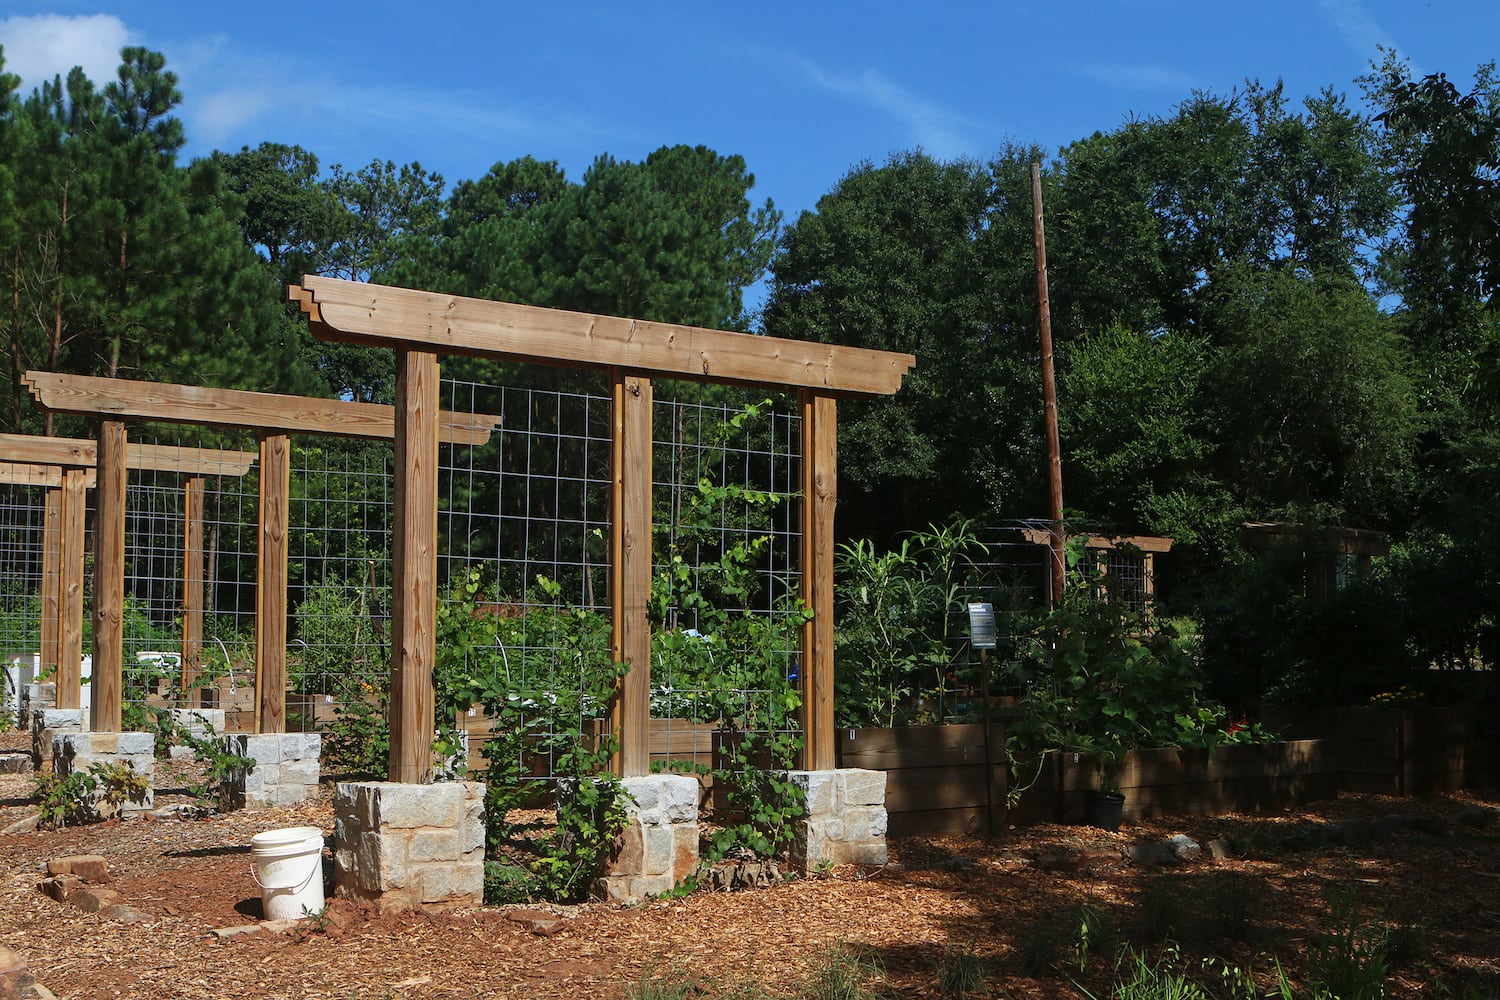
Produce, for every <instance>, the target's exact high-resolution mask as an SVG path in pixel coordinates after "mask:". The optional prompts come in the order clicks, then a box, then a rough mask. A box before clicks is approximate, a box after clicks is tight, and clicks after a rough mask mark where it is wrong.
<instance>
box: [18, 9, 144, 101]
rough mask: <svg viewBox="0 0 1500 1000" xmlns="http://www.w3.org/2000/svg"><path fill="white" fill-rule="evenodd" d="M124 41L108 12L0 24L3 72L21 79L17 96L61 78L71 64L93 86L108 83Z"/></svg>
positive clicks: (125, 36)
mask: <svg viewBox="0 0 1500 1000" xmlns="http://www.w3.org/2000/svg"><path fill="white" fill-rule="evenodd" d="M130 40H131V37H130V32H129V30H127V29H126V27H125V23H124V22H123V21H121V20H120V19H119V18H118V17H115V16H113V15H111V14H90V15H87V16H82V17H63V16H61V15H58V14H41V15H38V16H36V17H10V18H6V19H5V20H4V21H0V45H4V46H5V68H6V70H7V71H8V72H11V73H15V74H16V75H18V76H19V77H20V78H21V83H22V91H23V92H26V91H30V90H31V89H33V88H35V87H39V86H41V85H42V83H44V82H45V81H47V80H50V79H52V78H53V77H54V76H62V77H66V76H67V75H68V71H69V70H71V69H72V68H73V67H74V66H82V67H83V71H84V72H85V73H87V74H88V77H89V79H91V80H93V81H94V82H95V83H96V84H101V85H102V84H103V83H106V82H108V81H110V80H113V79H114V78H115V70H117V69H119V67H120V50H121V49H122V48H124V47H125V46H126V45H129V44H130Z"/></svg>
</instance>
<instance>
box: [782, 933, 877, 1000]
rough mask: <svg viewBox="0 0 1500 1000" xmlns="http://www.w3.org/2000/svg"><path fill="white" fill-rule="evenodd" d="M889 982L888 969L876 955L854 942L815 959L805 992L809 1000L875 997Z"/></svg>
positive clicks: (803, 989) (804, 986)
mask: <svg viewBox="0 0 1500 1000" xmlns="http://www.w3.org/2000/svg"><path fill="white" fill-rule="evenodd" d="M885 986H886V976H885V969H883V968H881V966H880V963H879V962H878V961H877V960H876V959H875V958H874V957H872V956H870V955H868V954H866V953H864V952H862V951H861V950H860V949H859V948H857V947H855V946H854V945H850V944H836V945H831V946H830V947H828V948H825V949H824V950H823V951H821V952H820V953H818V955H817V957H816V958H814V959H813V961H812V963H811V964H810V966H809V968H808V971H807V974H806V976H804V978H803V983H802V989H801V995H802V996H804V997H808V998H809V1000H812V998H816V1000H875V998H877V997H880V996H881V995H883V993H884V990H885Z"/></svg>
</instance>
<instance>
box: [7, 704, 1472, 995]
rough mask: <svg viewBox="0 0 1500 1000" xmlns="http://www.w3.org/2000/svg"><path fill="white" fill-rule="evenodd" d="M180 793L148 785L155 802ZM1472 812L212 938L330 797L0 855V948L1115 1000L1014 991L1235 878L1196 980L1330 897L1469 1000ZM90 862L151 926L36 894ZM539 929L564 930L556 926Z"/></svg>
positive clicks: (1152, 831)
mask: <svg viewBox="0 0 1500 1000" xmlns="http://www.w3.org/2000/svg"><path fill="white" fill-rule="evenodd" d="M14 735H15V734H8V736H7V737H6V741H8V740H11V739H13V738H14ZM6 741H0V749H5V748H6ZM180 770H181V768H180V767H179V772H177V776H178V777H181V774H180ZM173 773H174V772H171V771H165V772H164V773H163V775H161V776H159V780H158V787H159V788H160V789H167V788H169V785H170V781H171V778H172V776H173ZM30 789H31V779H30V777H29V776H22V775H0V829H3V828H5V827H6V826H8V825H9V824H10V823H12V822H13V821H14V820H16V819H18V818H20V817H22V816H24V815H25V814H26V813H27V811H28V809H29V808H30V806H29V804H28V802H27V797H28V796H29V794H30ZM177 800H180V801H187V799H186V797H185V796H183V795H180V794H178V793H173V792H170V791H165V790H164V791H160V792H159V793H158V805H162V804H166V803H170V802H172V801H177ZM1475 806H1489V807H1495V806H1500V793H1496V792H1493V791H1492V792H1489V793H1483V794H1471V793H1463V794H1455V795H1445V796H1437V797H1432V798H1424V799H1395V798H1382V797H1378V796H1346V797H1341V798H1339V799H1336V800H1332V801H1328V802H1322V803H1314V804H1312V805H1309V806H1307V807H1305V808H1303V809H1299V810H1296V811H1293V812H1288V813H1284V814H1275V815H1232V816H1223V817H1214V818H1203V817H1180V818H1163V819H1159V820H1151V821H1149V822H1142V823H1139V824H1134V825H1127V826H1125V827H1123V828H1122V829H1121V831H1120V832H1119V833H1106V832H1103V831H1099V830H1093V829H1089V828H1084V827H1071V826H1043V827H1033V828H1028V829H1023V830H1012V831H1008V832H1007V833H1006V834H1004V835H1002V836H998V837H995V838H993V839H989V840H986V839H984V838H979V837H928V838H899V839H893V840H892V842H891V858H892V863H891V864H889V865H888V866H886V867H885V868H882V869H875V870H868V869H856V868H852V867H850V868H839V869H835V870H834V871H833V872H831V873H827V874H825V875H817V876H812V877H809V878H805V879H801V880H796V881H789V882H784V883H781V884H778V885H774V886H772V887H770V888H767V889H761V890H756V891H748V892H736V893H707V892H700V893H695V894H692V895H689V896H686V897H683V898H680V899H672V900H663V901H652V902H647V903H643V904H641V905H638V906H633V907H621V906H616V905H607V904H603V903H595V904H588V905H584V906H580V907H571V908H570V907H531V908H530V909H533V910H537V911H539V912H536V913H534V914H529V915H528V914H517V915H515V917H512V916H511V915H509V914H508V913H507V911H506V910H503V909H494V908H472V909H463V910H457V911H452V912H447V913H434V914H423V913H406V914H388V915H380V914H377V913H374V912H373V911H371V910H369V909H368V908H362V907H359V906H355V905H353V904H351V903H349V902H347V901H343V900H335V901H333V902H332V903H331V904H330V906H329V909H328V912H327V915H326V919H324V920H319V921H316V922H302V923H303V925H304V926H299V927H298V928H297V929H295V930H293V931H291V932H287V933H266V932H261V933H257V934H242V935H234V936H225V937H220V936H218V935H215V934H214V933H212V932H213V931H214V930H215V929H223V928H230V927H237V926H240V927H242V926H245V925H249V924H254V923H255V922H256V921H258V920H259V919H260V916H261V912H260V890H259V889H258V888H257V886H256V884H255V882H254V881H253V879H252V876H251V861H250V851H249V842H250V837H251V836H252V835H253V834H255V833H257V832H260V831H263V830H269V829H275V828H279V827H290V826H303V825H306V826H316V827H319V828H321V829H323V830H324V831H325V833H327V832H331V830H332V826H333V816H332V810H331V807H330V801H329V797H328V796H327V794H324V795H323V796H322V797H320V798H319V799H318V800H316V801H313V802H309V803H305V804H302V805H299V806H296V807H290V808H283V809H274V810H263V811H256V812H240V813H234V814H229V815H214V816H210V817H208V818H205V819H192V820H179V819H170V820H146V819H133V820H127V821H111V822H106V823H101V824H95V825H90V826H83V827H77V828H67V829H63V830H58V831H36V832H31V833H22V834H14V835H10V836H4V837H0V944H4V945H5V946H7V947H9V948H10V949H12V950H13V951H14V952H16V953H17V954H18V955H20V956H21V958H23V959H24V961H25V962H26V964H27V965H28V966H29V968H30V970H31V972H32V974H33V975H35V977H36V979H37V981H38V982H40V983H42V984H43V985H45V986H46V987H47V988H48V989H50V990H51V991H52V992H53V993H55V994H56V995H57V996H58V997H63V998H68V997H76V998H97V997H142V998H145V997H153V998H179V997H180V998H220V997H263V998H267V1000H279V998H299V1000H302V998H306V1000H315V998H318V1000H321V998H328V1000H354V998H401V1000H407V998H410V1000H422V998H458V997H515V998H523V997H525V998H530V997H541V996H549V997H609V998H615V997H622V996H625V995H626V993H627V991H628V990H629V989H630V988H631V987H632V985H635V984H639V983H640V982H641V980H642V977H643V976H654V975H662V974H666V973H672V974H678V975H683V976H688V977H691V978H693V979H694V980H695V981H696V982H698V983H699V984H700V993H699V994H698V995H702V996H719V995H722V994H723V993H724V992H727V991H728V990H729V989H730V988H732V987H733V986H734V985H735V984H742V983H743V982H745V981H748V980H751V979H754V980H756V981H758V982H760V983H762V984H764V985H765V986H766V987H768V988H769V989H770V990H771V991H772V992H773V993H775V995H777V996H794V995H796V991H797V989H798V987H799V984H801V983H803V982H804V981H805V979H806V976H807V972H808V968H809V964H810V963H814V962H817V961H818V960H819V959H820V957H823V956H825V955H826V951H827V949H828V948H830V947H834V946H839V945H848V946H852V947H856V948H858V949H859V950H860V952H861V953H862V954H864V955H866V956H867V957H869V958H871V959H873V960H875V961H877V962H878V963H879V964H880V965H881V966H883V968H884V969H885V971H886V975H887V977H888V981H889V988H890V990H891V991H892V992H893V993H895V994H897V995H900V996H912V997H937V996H940V995H941V994H940V993H939V991H938V989H937V986H936V981H935V971H936V970H937V968H938V967H939V965H940V964H941V963H942V962H943V960H944V955H945V953H946V952H947V950H948V949H949V948H950V947H964V948H970V949H972V951H973V952H975V953H977V954H978V955H979V956H981V957H982V958H983V959H984V960H985V961H986V963H987V966H988V971H989V975H988V980H989V983H990V995H992V996H1005V997H1038V998H1039V997H1055V996H1074V995H1078V994H1076V993H1075V992H1074V987H1073V985H1072V982H1077V983H1080V984H1083V985H1087V986H1088V987H1089V988H1090V989H1092V990H1093V991H1094V992H1095V993H1096V994H1101V992H1107V983H1108V979H1109V975H1110V973H1111V970H1112V967H1113V966H1112V963H1109V962H1107V961H1105V960H1103V959H1096V960H1095V961H1094V962H1092V963H1091V964H1090V965H1089V966H1088V967H1087V968H1085V969H1084V970H1082V971H1080V970H1079V969H1078V968H1077V967H1076V966H1073V967H1064V966H1063V965H1062V963H1061V959H1059V964H1058V967H1057V968H1055V969H1054V970H1053V971H1052V972H1051V973H1049V974H1044V975H1042V976H1040V977H1038V978H1030V977H1028V976H1026V975H1024V974H1023V973H1024V971H1025V961H1024V959H1025V955H1026V954H1027V953H1028V951H1029V950H1033V949H1034V948H1035V947H1036V943H1037V942H1038V941H1041V940H1044V939H1045V938H1046V936H1047V935H1048V934H1055V933H1057V932H1058V931H1060V930H1061V931H1063V932H1064V933H1065V932H1066V928H1067V921H1068V918H1069V917H1070V915H1074V914H1076V913H1078V912H1079V907H1081V906H1089V907H1093V908H1094V909H1096V910H1099V911H1101V912H1103V913H1106V914H1108V915H1109V916H1110V919H1111V920H1112V921H1114V922H1115V923H1116V924H1117V925H1118V926H1119V927H1120V928H1121V930H1122V933H1123V934H1124V935H1125V936H1126V937H1128V938H1129V939H1130V940H1135V941H1141V940H1144V939H1145V937H1144V928H1143V925H1142V916H1141V910H1142V907H1141V904H1140V900H1141V898H1142V894H1143V892H1146V891H1147V890H1148V889H1149V888H1150V887H1152V886H1155V887H1157V888H1158V889H1159V888H1160V886H1161V885H1163V884H1169V885H1172V886H1177V887H1180V888H1181V890H1182V891H1183V892H1185V893H1190V892H1192V885H1193V883H1194V881H1195V880H1196V881H1199V882H1201V881H1202V880H1203V879H1207V878H1213V877H1224V876H1232V877H1233V878H1235V879H1236V880H1238V881H1237V882H1236V883H1235V884H1237V885H1240V886H1242V887H1243V889H1244V891H1245V892H1246V893H1247V895H1248V897H1252V899H1251V903H1250V905H1249V907H1248V912H1249V914H1250V922H1251V923H1252V924H1253V927H1254V930H1253V934H1250V935H1247V936H1246V939H1245V940H1224V941H1219V942H1212V941H1207V942H1205V941H1198V942H1195V943H1194V947H1193V949H1187V948H1184V952H1183V954H1184V960H1185V961H1186V962H1190V963H1192V965H1193V966H1194V967H1195V968H1196V967H1198V966H1199V963H1200V960H1201V959H1202V958H1203V957H1206V956H1209V955H1213V956H1217V957H1219V958H1225V959H1229V960H1232V961H1234V962H1237V963H1240V964H1242V965H1243V964H1247V963H1254V962H1256V961H1257V956H1261V958H1260V961H1259V964H1258V965H1257V966H1256V967H1257V968H1259V969H1260V970H1261V974H1262V975H1263V976H1264V975H1265V974H1266V973H1267V972H1268V971H1269V964H1268V963H1269V959H1268V956H1270V955H1272V954H1274V955H1276V956H1277V957H1278V958H1279V959H1280V961H1281V962H1282V964H1283V965H1284V966H1285V967H1286V968H1287V969H1288V971H1289V973H1290V974H1291V975H1292V976H1293V978H1294V979H1297V978H1299V977H1301V976H1302V975H1303V964H1302V963H1303V957H1304V956H1305V954H1306V952H1307V949H1308V947H1309V945H1310V944H1311V943H1312V942H1313V941H1314V940H1315V939H1316V938H1317V936H1318V935H1319V934H1320V933H1323V932H1324V931H1326V930H1327V929H1328V907H1327V905H1326V904H1325V903H1324V901H1323V891H1324V888H1325V887H1326V886H1327V885H1329V884H1330V883H1335V882H1336V883H1340V884H1347V885H1350V886H1353V887H1354V889H1355V891H1356V893H1357V898H1358V900H1359V904H1360V907H1361V912H1362V913H1363V914H1364V915H1365V916H1366V918H1367V919H1369V920H1372V921H1384V922H1386V923H1387V924H1389V925H1392V926H1397V927H1401V928H1406V929H1408V930H1409V931H1411V932H1412V934H1411V936H1412V937H1413V939H1416V940H1420V942H1421V947H1420V948H1419V949H1416V954H1415V955H1414V956H1413V957H1412V958H1410V959H1409V960H1407V961H1406V962H1405V963H1404V964H1402V965H1400V966H1398V967H1397V968H1396V969H1395V970H1394V972H1393V973H1392V975H1391V976H1390V977H1389V979H1388V980H1387V984H1388V987H1389V993H1390V995H1391V996H1393V997H1422V996H1440V995H1450V994H1451V995H1461V989H1462V988H1463V987H1465V986H1467V985H1472V984H1476V983H1477V984H1482V985H1483V986H1484V987H1485V988H1487V989H1488V988H1492V986H1493V985H1495V984H1500V904H1497V902H1496V901H1497V900H1500V820H1497V821H1496V822H1493V823H1489V824H1488V825H1482V826H1481V825H1474V824H1464V823H1456V822H1453V820H1454V818H1455V817H1457V816H1460V815H1463V814H1465V810H1467V814H1469V815H1472V813H1473V812H1474V807H1475ZM1393 814H1396V815H1404V816H1408V817H1412V818H1414V819H1415V818H1418V817H1420V818H1422V821H1421V822H1420V823H1415V822H1414V823H1412V824H1410V825H1409V826H1406V827H1404V828H1403V830H1402V832H1401V833H1399V834H1397V835H1396V836H1393V837H1388V838H1384V839H1379V840H1374V841H1371V842H1369V843H1364V844H1360V845H1358V846H1326V845H1325V846H1317V847H1313V848H1310V849H1307V850H1278V851H1269V852H1255V853H1252V854H1251V855H1250V856H1248V857H1242V858H1239V859H1235V860H1227V861H1211V860H1207V859H1205V860H1202V861H1198V862H1192V863H1188V864H1182V865H1178V866H1175V867H1170V868H1164V867H1155V866H1142V865H1137V864H1133V863H1131V862H1128V861H1126V860H1125V859H1124V857H1123V856H1122V855H1123V851H1124V849H1125V848H1126V847H1127V846H1128V845H1130V844H1131V843H1133V842H1142V841H1155V842H1160V841H1163V840H1165V839H1166V838H1167V837H1170V836H1172V835H1173V834H1177V833H1184V834H1187V835H1189V836H1191V837H1193V838H1194V839H1195V840H1197V841H1198V842H1199V843H1202V844H1207V843H1208V841H1209V840H1211V839H1214V838H1216V837H1224V838H1228V839H1229V840H1231V841H1234V842H1236V843H1245V844H1253V843H1270V842H1272V841H1274V839H1275V838H1274V836H1267V834H1268V833H1269V834H1274V833H1275V832H1276V831H1277V830H1291V829H1294V828H1299V825H1300V826H1301V827H1306V825H1308V824H1325V823H1334V822H1341V821H1343V820H1347V819H1353V818H1371V819H1373V818H1376V817H1381V816H1387V815H1393ZM83 853H93V854H101V855H103V856H104V857H105V858H106V859H107V860H108V862H109V864H110V865H111V867H112V869H113V873H114V880H113V882H112V883H111V885H110V888H112V889H114V890H116V891H117V892H119V894H120V897H121V899H122V901H123V902H126V903H128V904H129V905H130V906H131V907H133V908H134V909H135V910H136V911H138V913H139V914H140V915H141V916H142V917H143V919H140V920H139V921H137V922H120V921H114V920H109V919H106V918H103V917H101V916H100V915H98V914H89V913H84V912H81V911H80V910H77V909H75V908H73V907H71V906H68V905H65V904H60V903H57V902H54V901H53V900H51V899H49V898H47V897H45V896H43V895H42V894H41V893H40V892H38V890H37V884H38V882H39V881H40V879H41V877H42V875H43V873H44V869H45V866H46V863H47V861H48V860H49V859H52V858H56V857H60V856H63V855H69V854H83ZM1163 880H1177V881H1176V882H1171V883H1164V882H1163ZM548 914H551V915H553V916H557V917H559V918H560V921H559V922H558V923H557V924H556V925H555V926H554V925H552V924H551V922H550V921H548V920H547V919H546V917H547V915H548ZM1122 939H1123V938H1122ZM1063 957H1066V952H1064V953H1063ZM1443 990H1447V991H1448V993H1447V994H1444V993H1443V992H1442V991H1443ZM1483 995H1486V996H1492V995H1496V993H1494V992H1486V993H1484V994H1483Z"/></svg>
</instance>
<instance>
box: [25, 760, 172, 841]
mask: <svg viewBox="0 0 1500 1000" xmlns="http://www.w3.org/2000/svg"><path fill="white" fill-rule="evenodd" d="M150 791H151V782H150V780H149V779H148V778H147V777H146V776H145V775H144V774H141V773H140V772H138V771H136V769H135V768H134V767H132V766H131V765H130V764H129V763H128V762H127V763H117V762H112V761H96V762H95V763H94V764H92V765H91V766H90V767H89V769H88V770H87V771H73V772H71V773H70V774H68V775H67V776H66V777H59V776H58V775H57V774H56V773H51V774H40V775H38V776H37V777H36V781H35V786H34V790H33V792H32V799H33V801H35V802H36V803H37V806H38V814H39V815H38V820H37V823H38V825H39V826H42V827H45V828H48V829H54V830H55V829H61V828H62V827H63V826H66V825H67V824H69V823H75V824H76V823H88V822H93V821H96V820H100V819H108V818H110V817H112V816H116V815H118V814H119V812H120V808H121V807H122V806H123V805H124V804H125V803H127V802H135V803H142V802H145V801H146V796H147V795H148V794H149V793H150Z"/></svg>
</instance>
